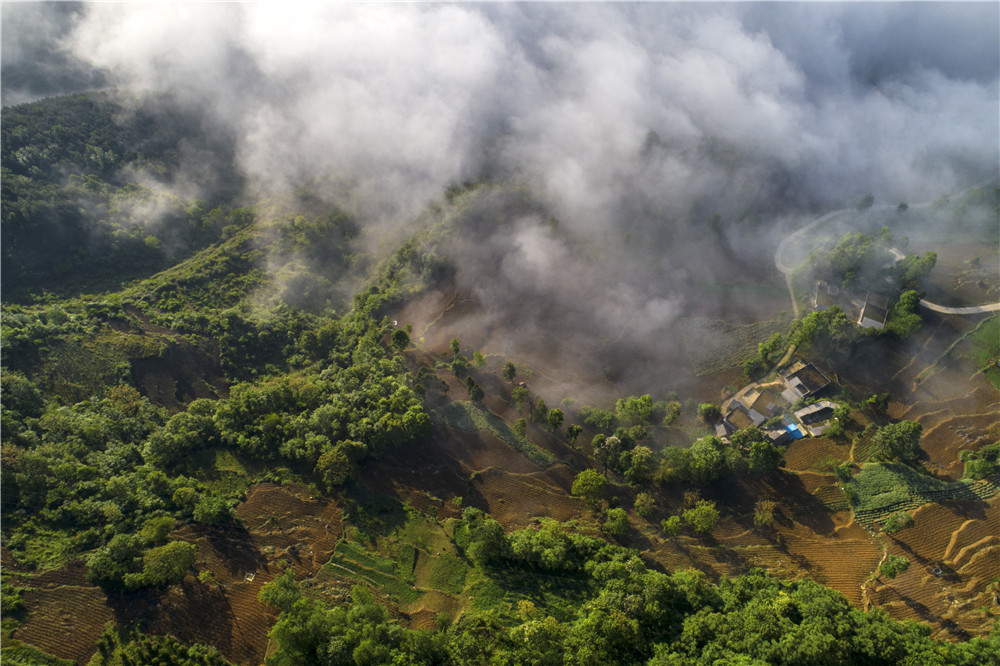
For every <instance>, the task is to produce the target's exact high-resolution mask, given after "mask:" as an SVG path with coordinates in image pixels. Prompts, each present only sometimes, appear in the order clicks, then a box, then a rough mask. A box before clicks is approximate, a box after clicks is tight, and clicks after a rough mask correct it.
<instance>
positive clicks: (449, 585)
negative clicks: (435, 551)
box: [427, 553, 469, 594]
mask: <svg viewBox="0 0 1000 666" xmlns="http://www.w3.org/2000/svg"><path fill="white" fill-rule="evenodd" d="M430 557H431V558H432V560H431V572H430V577H429V578H428V580H427V586H428V587H431V588H433V589H435V590H440V591H442V592H448V593H451V594H461V593H462V591H463V590H464V589H465V577H466V574H467V573H468V571H469V565H467V564H466V563H465V560H463V559H462V558H460V557H456V556H455V555H450V554H448V553H442V554H441V555H432V556H430Z"/></svg>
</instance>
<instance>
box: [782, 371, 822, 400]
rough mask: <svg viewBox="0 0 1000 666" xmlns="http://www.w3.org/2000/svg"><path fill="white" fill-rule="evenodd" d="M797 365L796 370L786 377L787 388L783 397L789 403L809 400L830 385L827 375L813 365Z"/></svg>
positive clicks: (783, 392)
mask: <svg viewBox="0 0 1000 666" xmlns="http://www.w3.org/2000/svg"><path fill="white" fill-rule="evenodd" d="M796 365H797V366H798V367H797V368H796V369H795V370H793V371H792V372H791V373H789V374H787V375H785V377H784V382H785V386H786V387H787V388H786V389H785V390H784V391H782V392H781V397H782V398H784V399H785V400H787V401H788V402H789V403H796V402H798V401H799V400H801V399H802V398H808V397H809V396H811V395H813V394H814V393H816V392H817V391H819V390H821V389H823V388H825V387H826V386H828V385H829V384H830V380H829V379H827V378H826V375H824V374H823V373H822V372H820V371H819V369H817V368H816V366H815V365H813V364H812V363H809V364H806V365H803V364H801V363H797V364H796ZM793 367H795V366H793Z"/></svg>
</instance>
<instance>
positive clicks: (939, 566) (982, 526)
mask: <svg viewBox="0 0 1000 666" xmlns="http://www.w3.org/2000/svg"><path fill="white" fill-rule="evenodd" d="M913 517H914V519H915V524H914V526H913V527H911V528H909V529H906V530H903V531H902V532H900V533H898V534H896V535H894V536H892V537H889V538H886V540H885V541H886V545H887V547H888V552H889V553H892V554H894V555H902V556H904V557H907V558H908V559H909V560H910V561H911V565H910V568H909V570H907V571H906V572H905V573H903V574H901V575H900V576H899V577H898V578H896V579H894V580H891V581H889V580H883V581H876V582H875V583H874V584H873V585H872V589H871V593H870V596H871V599H872V601H874V602H875V603H877V604H878V605H880V606H882V607H884V608H886V609H887V610H889V611H890V612H891V613H892V614H893V615H894V616H898V617H906V618H912V619H919V620H923V621H929V622H931V624H932V626H933V627H934V633H935V635H944V636H948V637H951V638H965V637H968V636H972V635H982V634H983V633H985V632H986V631H988V630H989V622H990V621H991V620H992V619H993V618H995V617H996V616H997V615H1000V607H998V606H997V605H996V603H995V600H994V594H995V593H996V592H997V589H996V588H997V577H998V576H1000V534H998V530H997V525H998V524H1000V496H997V497H994V498H993V499H991V500H990V501H989V502H947V503H945V504H933V505H927V506H925V507H921V508H920V509H918V510H916V511H915V512H913ZM935 570H939V572H940V573H935Z"/></svg>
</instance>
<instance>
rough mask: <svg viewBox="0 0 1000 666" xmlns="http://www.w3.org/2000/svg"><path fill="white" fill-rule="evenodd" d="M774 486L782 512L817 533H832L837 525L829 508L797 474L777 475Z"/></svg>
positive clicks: (773, 482)
mask: <svg viewBox="0 0 1000 666" xmlns="http://www.w3.org/2000/svg"><path fill="white" fill-rule="evenodd" d="M772 486H773V488H774V490H775V493H776V495H777V496H778V497H781V498H784V499H782V501H780V502H779V503H778V508H779V509H780V510H781V511H782V513H786V514H788V516H789V517H790V518H792V519H794V521H795V522H797V523H799V524H800V525H803V526H805V527H807V528H809V529H810V530H812V531H813V532H816V533H817V534H832V533H833V531H834V529H835V528H836V525H835V524H834V522H833V517H832V514H833V512H832V511H830V509H829V508H827V507H826V505H824V504H823V503H822V502H820V501H819V500H818V499H816V497H815V495H813V494H812V493H810V492H809V491H808V490H806V487H805V484H804V483H802V480H801V479H799V477H798V476H797V475H795V474H781V475H776V476H775V478H774V480H773V481H772Z"/></svg>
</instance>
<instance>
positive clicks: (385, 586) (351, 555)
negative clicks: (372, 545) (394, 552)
mask: <svg viewBox="0 0 1000 666" xmlns="http://www.w3.org/2000/svg"><path fill="white" fill-rule="evenodd" d="M325 568H327V569H328V570H329V571H330V573H333V574H341V575H343V574H344V573H345V572H347V573H349V574H350V575H351V576H352V577H354V578H356V579H358V580H361V581H364V582H367V583H369V584H371V585H372V586H374V587H376V588H377V589H379V590H381V591H382V592H384V593H385V594H387V595H389V596H390V597H392V598H393V599H394V600H395V601H396V602H398V603H413V602H414V601H416V600H417V599H419V598H420V594H421V593H420V592H419V591H418V590H415V589H413V587H412V586H411V584H410V583H409V582H408V581H404V580H402V579H401V578H400V576H399V575H398V574H397V568H396V563H395V562H394V561H393V560H387V559H384V558H382V557H379V556H378V555H373V554H372V553H368V552H366V551H365V550H363V549H362V548H359V547H358V546H355V545H354V544H350V543H348V542H346V541H341V542H340V543H338V544H337V548H336V550H334V553H333V556H332V557H331V558H330V563H329V564H327V565H326V567H325Z"/></svg>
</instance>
